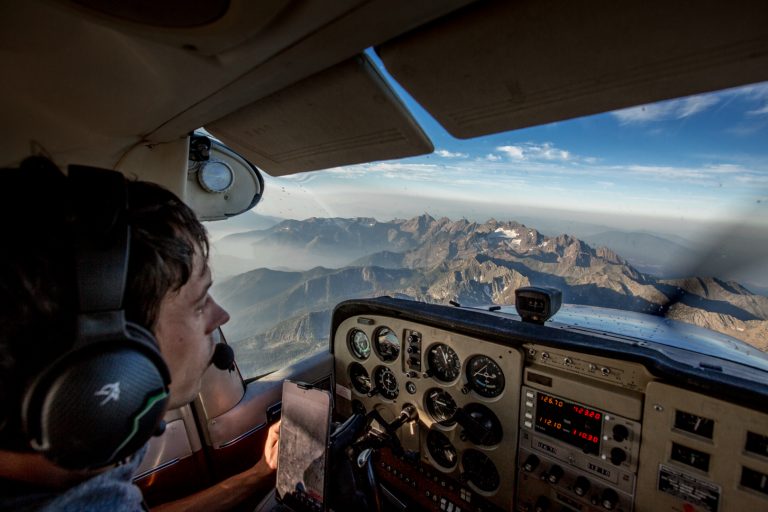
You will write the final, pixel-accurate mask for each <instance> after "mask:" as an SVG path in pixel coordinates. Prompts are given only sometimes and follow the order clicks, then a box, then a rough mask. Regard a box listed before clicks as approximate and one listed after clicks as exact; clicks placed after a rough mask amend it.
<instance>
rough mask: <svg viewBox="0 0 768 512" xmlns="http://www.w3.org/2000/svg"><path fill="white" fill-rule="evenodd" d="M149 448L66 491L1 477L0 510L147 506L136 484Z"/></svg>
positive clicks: (106, 511) (110, 510)
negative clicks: (138, 469)
mask: <svg viewBox="0 0 768 512" xmlns="http://www.w3.org/2000/svg"><path fill="white" fill-rule="evenodd" d="M146 451H147V450H146V447H144V448H142V449H141V450H139V451H138V452H136V453H135V454H134V455H133V456H132V457H131V458H130V459H128V461H126V462H125V463H124V464H121V465H119V466H116V467H115V468H113V469H110V470H109V471H106V472H104V473H102V474H100V475H97V476H95V477H93V478H90V479H88V480H86V481H84V482H81V483H80V484H78V485H75V486H73V487H70V488H69V489H67V490H65V491H58V492H54V491H51V490H49V489H44V488H41V487H37V486H34V485H29V484H23V483H19V482H14V481H11V480H0V512H11V511H19V512H31V511H40V512H53V511H57V512H58V511H61V512H79V511H82V510H88V511H91V510H93V511H96V512H102V511H103V512H114V511H118V510H119V511H123V510H125V511H129V512H130V511H136V512H139V511H143V510H146V509H145V508H144V505H143V499H142V496H141V491H140V490H139V488H138V487H136V486H135V485H134V484H133V475H134V473H135V472H136V468H138V467H139V464H140V463H141V459H143V458H144V454H145V453H146Z"/></svg>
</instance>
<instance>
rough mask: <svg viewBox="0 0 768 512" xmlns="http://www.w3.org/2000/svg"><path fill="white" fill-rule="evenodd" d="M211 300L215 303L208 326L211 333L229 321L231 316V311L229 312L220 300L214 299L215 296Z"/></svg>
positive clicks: (212, 305)
mask: <svg viewBox="0 0 768 512" xmlns="http://www.w3.org/2000/svg"><path fill="white" fill-rule="evenodd" d="M211 301H212V302H213V304H211V308H212V313H211V322H210V324H209V326H208V329H209V333H210V332H213V331H214V330H216V329H217V328H219V327H221V326H222V325H224V324H225V323H227V322H229V318H230V316H229V313H227V310H226V309H224V308H223V307H221V306H220V305H219V303H218V302H216V301H215V300H213V298H211Z"/></svg>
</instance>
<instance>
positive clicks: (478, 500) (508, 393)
mask: <svg viewBox="0 0 768 512" xmlns="http://www.w3.org/2000/svg"><path fill="white" fill-rule="evenodd" d="M332 343H333V352H334V365H335V368H334V371H335V384H336V411H337V412H338V413H339V414H340V415H341V416H342V417H344V416H347V415H349V414H351V413H352V412H353V411H355V412H367V411H370V410H372V409H375V410H377V411H378V412H379V413H380V414H381V415H382V417H384V419H385V420H387V421H391V420H392V419H394V418H395V417H396V416H397V415H398V414H399V413H400V411H401V410H402V409H403V407H404V406H405V405H413V406H415V407H416V409H417V411H418V415H419V418H418V421H416V422H413V423H411V424H408V425H406V426H405V427H403V428H402V429H401V432H400V441H401V444H402V446H403V448H404V449H405V451H406V452H407V453H409V454H412V455H413V457H411V458H408V457H398V456H396V455H394V454H392V453H390V452H386V451H383V453H382V454H381V455H380V456H379V458H378V459H377V464H378V466H377V473H378V476H379V478H380V480H381V482H382V484H383V485H385V486H386V487H387V488H388V489H389V490H390V491H391V492H392V493H393V494H394V495H395V496H399V497H400V499H402V500H403V501H409V500H410V502H411V503H412V504H415V505H416V506H415V508H416V509H423V510H442V511H450V512H461V511H466V510H484V511H487V510H516V511H520V512H523V511H549V510H552V511H565V512H569V511H571V512H572V511H580V512H597V511H605V510H616V511H621V512H634V511H649V512H660V511H667V510H668V511H675V512H681V511H683V512H705V511H706V512H718V511H728V510H740V509H742V508H744V509H752V510H762V509H768V415H767V414H765V413H764V412H760V411H755V410H751V409H749V408H748V407H743V406H739V405H736V404H733V403H729V402H727V401H723V400H716V399H714V398H712V397H708V396H706V395H705V394H702V393H697V392H694V391H692V390H689V389H684V388H682V387H680V386H678V385H673V384H670V383H668V382H665V380H664V376H663V375H658V374H654V373H653V372H652V371H651V370H650V369H649V367H648V366H646V365H643V364H640V363H638V362H631V361H627V360H625V359H622V358H618V357H615V356H614V357H608V356H606V355H601V354H600V353H599V352H600V351H599V350H598V351H594V350H592V351H590V352H589V353H586V352H581V351H578V350H574V349H573V348H571V347H564V346H562V345H561V344H557V343H552V344H547V343H546V342H544V343H542V341H541V340H540V339H537V340H533V339H531V340H526V339H524V337H517V339H515V342H514V343H512V342H509V343H505V342H504V341H500V340H499V339H495V340H487V339H484V338H483V337H481V336H471V335H467V334H465V331H464V330H463V329H461V328H460V326H456V325H455V324H453V322H451V325H446V326H444V327H442V328H441V327H437V326H434V325H433V324H426V323H421V322H418V321H411V320H408V319H407V318H404V315H397V316H394V315H393V316H387V315H379V314H370V315H368V314H357V315H353V316H350V317H348V318H345V319H343V321H340V322H338V324H337V325H335V327H334V337H333V341H332ZM596 352H597V353H596ZM742 438H743V439H742Z"/></svg>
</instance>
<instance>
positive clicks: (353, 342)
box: [347, 329, 371, 360]
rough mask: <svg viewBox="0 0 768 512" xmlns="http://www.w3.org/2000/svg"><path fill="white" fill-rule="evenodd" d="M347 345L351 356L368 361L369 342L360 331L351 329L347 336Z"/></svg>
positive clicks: (369, 353)
mask: <svg viewBox="0 0 768 512" xmlns="http://www.w3.org/2000/svg"><path fill="white" fill-rule="evenodd" d="M347 345H348V346H349V350H350V351H351V352H352V355H353V356H355V357H356V358H358V359H363V360H365V359H368V356H369V355H371V341H370V340H369V339H368V335H367V334H365V333H364V332H363V331H361V330H360V329H352V330H351V331H349V334H348V335H347Z"/></svg>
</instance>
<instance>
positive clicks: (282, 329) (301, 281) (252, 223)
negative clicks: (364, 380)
mask: <svg viewBox="0 0 768 512" xmlns="http://www.w3.org/2000/svg"><path fill="white" fill-rule="evenodd" d="M277 223H279V221H278V220H277V219H273V218H271V217H266V216H259V215H256V214H255V213H253V212H247V213H245V214H242V215H240V216H238V217H235V218H234V219H229V220H226V221H213V222H206V228H207V229H208V232H209V237H210V239H211V254H210V264H211V267H212V270H213V274H214V285H213V287H212V289H211V295H212V296H213V298H214V299H215V300H216V301H217V302H218V303H219V304H220V305H221V306H222V307H224V308H225V309H226V310H227V311H228V312H229V314H230V317H231V318H230V320H229V322H227V323H226V324H225V325H223V326H222V327H221V329H222V332H223V333H224V336H225V338H226V340H227V343H229V344H230V345H231V346H232V348H233V349H234V351H235V354H236V357H237V363H238V366H239V367H240V371H241V373H242V375H243V378H245V379H250V378H255V377H259V376H261V375H265V374H267V373H271V372H273V371H276V370H279V369H281V368H284V367H286V366H288V365H290V364H292V363H294V362H296V361H298V360H300V359H303V358H305V357H308V356H310V355H313V354H315V353H317V352H320V351H323V350H327V349H328V337H329V332H330V318H331V312H332V310H333V307H334V305H335V302H334V303H333V304H331V303H330V301H329V300H323V299H324V298H323V297H322V296H318V294H317V293H314V292H313V290H314V287H315V286H316V282H315V281H314V279H315V278H317V277H318V274H322V272H313V271H307V270H304V269H302V268H301V267H302V266H301V265H293V264H292V263H291V261H290V252H291V251H290V250H289V249H286V253H288V256H286V255H284V254H282V252H281V251H280V250H279V248H274V247H271V248H266V247H265V248H260V246H259V240H260V239H261V238H263V237H264V236H265V234H264V233H263V231H264V230H268V229H270V228H272V227H274V226H275V225H277ZM278 234H279V233H278ZM293 263H297V262H293Z"/></svg>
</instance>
